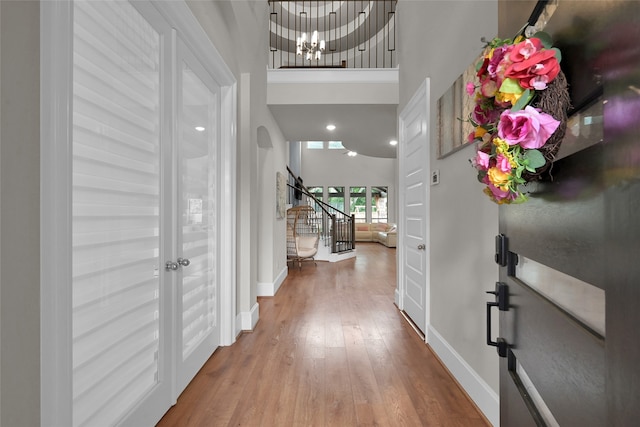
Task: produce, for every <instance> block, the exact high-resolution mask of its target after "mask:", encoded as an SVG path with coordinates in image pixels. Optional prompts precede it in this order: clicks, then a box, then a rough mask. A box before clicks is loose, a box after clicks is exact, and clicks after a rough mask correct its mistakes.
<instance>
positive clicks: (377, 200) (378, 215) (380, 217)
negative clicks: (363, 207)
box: [371, 187, 388, 222]
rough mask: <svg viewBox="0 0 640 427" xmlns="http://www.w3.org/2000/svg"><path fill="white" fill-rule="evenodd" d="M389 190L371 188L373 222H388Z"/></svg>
mask: <svg viewBox="0 0 640 427" xmlns="http://www.w3.org/2000/svg"><path fill="white" fill-rule="evenodd" d="M387 188H388V187H371V222H387V219H388V217H387Z"/></svg>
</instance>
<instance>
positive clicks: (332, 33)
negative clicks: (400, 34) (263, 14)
mask: <svg viewBox="0 0 640 427" xmlns="http://www.w3.org/2000/svg"><path fill="white" fill-rule="evenodd" d="M396 4H397V0H327V1H309V0H307V1H302V0H300V1H294V0H283V1H281V0H269V6H270V15H269V48H270V50H271V51H270V59H269V61H270V64H269V66H270V68H272V69H276V68H307V67H308V68H396V67H397V55H396V22H397V21H396ZM314 31H317V32H318V44H319V43H320V40H324V51H323V52H322V53H321V55H320V59H316V57H315V55H313V56H312V58H311V59H307V58H306V57H305V55H302V56H300V55H297V54H296V53H297V52H296V51H297V40H298V38H301V37H302V36H303V34H305V35H306V36H307V38H308V39H310V38H311V35H312V34H313V32H314Z"/></svg>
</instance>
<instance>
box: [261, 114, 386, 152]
mask: <svg viewBox="0 0 640 427" xmlns="http://www.w3.org/2000/svg"><path fill="white" fill-rule="evenodd" d="M269 108H270V109H271V112H272V113H273V115H274V117H275V119H276V121H277V122H278V125H279V126H280V129H281V130H282V132H283V134H284V136H285V139H287V140H288V141H342V144H343V145H344V146H345V147H346V148H347V149H348V150H351V151H355V152H357V153H358V154H362V155H366V156H372V157H384V158H395V157H396V147H394V146H391V145H390V144H389V141H391V140H397V139H398V137H397V111H396V110H397V106H396V105H393V104H385V105H382V104H378V105H366V104H359V105H345V104H340V105H335V104H334V105H331V104H329V105H326V104H325V105H271V106H270V107H269ZM327 124H334V125H335V126H336V129H335V130H333V131H328V130H327V129H326V126H327Z"/></svg>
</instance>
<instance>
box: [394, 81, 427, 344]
mask: <svg viewBox="0 0 640 427" xmlns="http://www.w3.org/2000/svg"><path fill="white" fill-rule="evenodd" d="M429 86H430V80H429V78H426V79H425V81H424V82H422V84H421V85H420V87H419V88H418V90H417V91H416V92H415V94H414V95H413V97H412V98H411V100H410V101H409V102H408V103H407V105H406V106H405V107H404V109H403V110H402V112H401V113H400V115H399V117H398V127H399V141H398V188H399V191H398V219H399V220H398V225H399V226H401V225H402V224H404V223H405V218H406V214H405V209H404V204H405V192H404V191H403V190H404V187H405V186H404V176H406V175H405V172H406V165H405V162H404V150H405V147H406V142H407V135H405V122H406V120H407V115H408V114H409V112H411V111H413V110H414V109H416V108H424V114H425V117H426V119H427V120H426V123H427V134H430V129H429V128H428V127H429V126H428V123H429V120H430V105H429V103H430V102H431V101H430V89H429ZM427 144H428V142H427ZM426 153H427V162H426V163H427V164H426V165H425V170H426V171H427V173H426V175H427V176H428V175H429V174H430V170H431V166H430V161H431V150H430V147H429V146H427V147H426ZM429 188H430V186H429V185H427V183H426V182H425V185H424V189H425V192H426V194H425V211H426V212H425V215H426V219H425V222H426V224H427V227H426V230H425V244H426V246H427V254H426V260H425V271H426V277H425V279H426V283H425V299H426V300H425V301H424V304H425V325H426V327H425V330H424V331H423V332H424V336H425V342H426V341H427V335H428V334H427V330H428V329H429V325H430V306H429V304H430V299H431V298H430V290H431V284H430V262H429V260H430V258H431V257H430V253H429V249H430V245H429V241H430V227H429V211H430V201H429V198H430V195H429ZM405 261H406V253H405V242H404V233H403V232H399V233H398V269H397V280H396V282H397V288H396V291H395V303H396V305H397V306H398V308H399V309H400V310H404V298H403V295H404V291H405V289H404V286H405V280H404V276H405V271H404V265H405Z"/></svg>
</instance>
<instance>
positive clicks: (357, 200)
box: [349, 187, 367, 222]
mask: <svg viewBox="0 0 640 427" xmlns="http://www.w3.org/2000/svg"><path fill="white" fill-rule="evenodd" d="M349 213H350V214H351V215H352V216H354V217H355V221H356V222H367V187H350V188H349Z"/></svg>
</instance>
